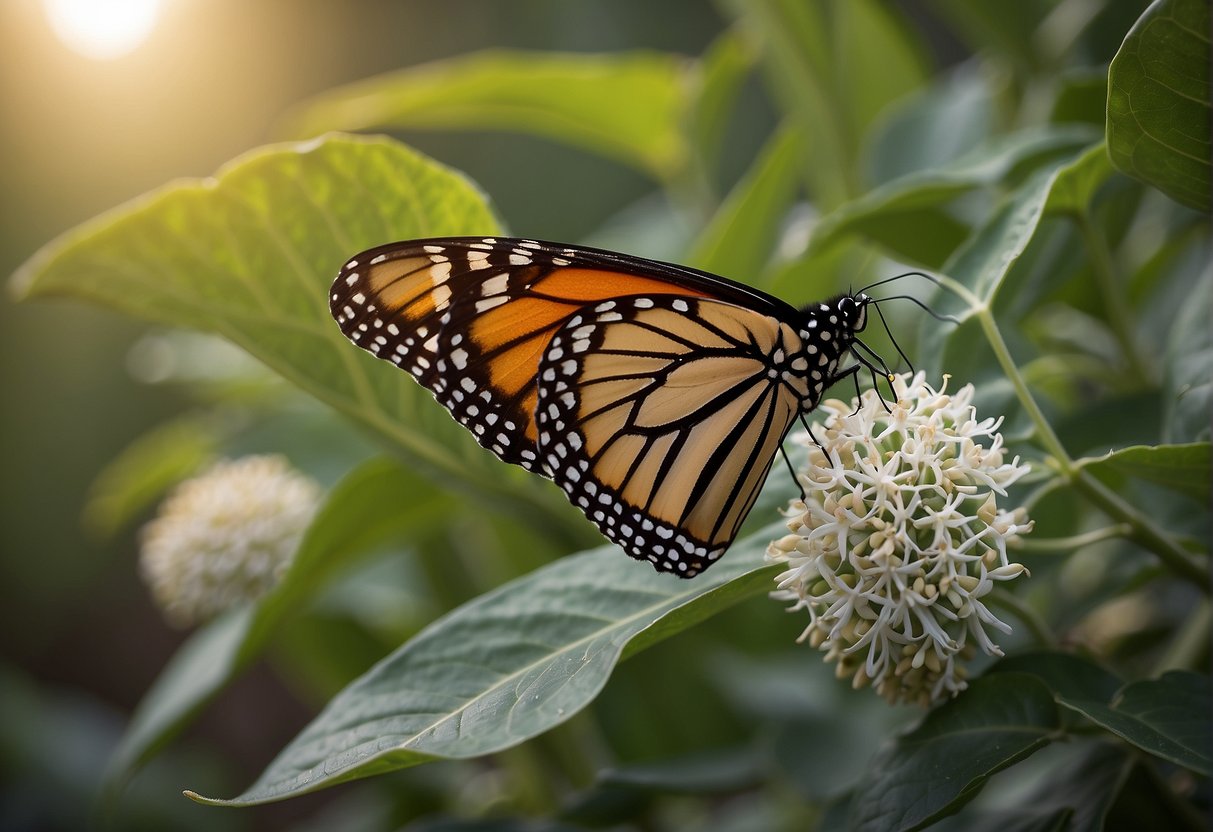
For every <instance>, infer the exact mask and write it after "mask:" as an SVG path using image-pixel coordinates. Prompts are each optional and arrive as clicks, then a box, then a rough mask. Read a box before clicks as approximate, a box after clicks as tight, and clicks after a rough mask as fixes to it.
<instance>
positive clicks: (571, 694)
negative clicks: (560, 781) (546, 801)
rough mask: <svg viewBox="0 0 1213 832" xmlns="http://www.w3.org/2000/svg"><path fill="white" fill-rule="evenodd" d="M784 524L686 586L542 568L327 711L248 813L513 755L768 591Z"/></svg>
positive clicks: (592, 564)
mask: <svg viewBox="0 0 1213 832" xmlns="http://www.w3.org/2000/svg"><path fill="white" fill-rule="evenodd" d="M780 529H783V525H782V524H778V525H776V526H769V527H767V528H765V529H762V530H760V531H758V532H756V533H755V534H753V535H751V536H750V537H748V538H746V539H745V540H744V541H740V542H738V543H737V544H735V545H734V546H733V548H732V549H731V550H730V551H729V553H728V555H726V556H725V558H723V559H722V560H721V562H720V563H719V564H717V565H716V566H714V567H713V568H712V569H711V570H710V571H708V572H706V573H705V574H703V575H701V576H700V577H698V578H695V579H694V580H690V581H685V580H681V579H679V578H676V577H673V576H671V575H664V574H654V573H653V571H652V570H651V569H650V568H649V567H648V565H647V564H642V563H636V562H635V561H633V560H631V559H630V558H627V557H624V556H623V555H622V554H620V553H619V550H618V549H617V548H614V547H603V548H602V549H597V550H593V551H590V552H584V553H582V554H579V555H575V556H571V557H567V558H564V559H562V560H560V561H557V562H555V563H552V564H550V565H548V566H545V567H543V568H541V569H539V570H537V571H535V572H532V573H530V574H529V575H526V576H524V577H522V578H520V579H518V580H516V581H514V582H512V583H509V584H506V585H504V586H502V587H500V588H499V589H497V590H495V591H493V592H490V593H489V594H487V595H483V596H481V597H479V598H477V599H475V600H473V601H471V602H469V603H468V604H465V605H464V606H462V607H459V608H458V609H456V610H454V611H453V612H451V613H450V614H448V615H446V616H445V617H443V618H441V619H439V620H438V621H435V622H434V623H433V624H431V625H430V626H429V627H427V628H426V629H425V630H424V631H422V632H421V633H420V634H419V635H418V636H417V637H416V638H414V639H412V640H411V641H409V642H408V643H406V644H405V645H404V646H403V647H401V648H400V649H399V650H397V651H396V652H395V653H393V654H392V655H391V656H389V657H387V658H386V659H384V660H383V661H382V662H380V663H379V664H378V665H376V666H375V667H374V668H372V669H371V670H370V671H369V672H367V673H366V674H365V675H364V676H363V677H362V678H360V679H358V680H356V681H355V682H353V683H352V684H351V685H350V686H349V687H347V688H346V689H345V690H344V691H343V692H342V693H340V694H339V695H338V696H336V697H335V698H334V699H332V700H331V701H330V702H329V704H328V705H327V706H326V707H325V709H324V711H323V712H322V713H321V714H320V716H318V717H317V718H316V719H315V720H314V721H313V722H312V723H311V725H309V726H308V727H307V728H306V729H304V731H303V733H301V734H300V735H299V736H298V737H296V738H295V740H294V741H292V742H291V744H290V745H288V746H287V747H286V749H285V750H283V751H282V753H280V754H279V755H278V758H277V759H276V760H274V761H273V762H272V763H271V764H270V766H269V768H267V769H266V770H265V772H264V773H263V774H262V775H261V777H260V778H259V779H258V780H257V782H256V783H254V784H253V785H252V786H251V787H249V789H248V790H247V791H245V792H244V793H243V794H242V795H240V796H239V797H236V798H234V799H232V800H215V799H209V798H201V797H198V796H197V795H193V794H191V796H192V797H195V798H196V799H198V800H203V801H205V802H211V803H215V804H221V805H236V806H244V805H249V804H254V803H265V802H268V801H273V800H281V799H283V798H287V797H291V796H294V795H298V794H303V793H305V792H310V791H314V790H316V789H321V788H324V787H326V786H331V785H334V784H336V783H340V782H344V781H347V780H352V779H355V778H359V777H366V776H368V775H372V774H378V773H382V772H384V771H389V770H392V769H398V768H404V767H407V766H414V765H418V764H420V763H424V762H427V761H430V760H435V759H443V758H467V757H475V756H479V755H483V754H488V753H492V752H495V751H500V750H502V749H505V748H509V747H511V746H514V745H517V744H519V743H521V742H524V741H526V740H527V739H530V738H531V737H533V736H536V735H537V734H540V733H542V732H544V731H546V730H548V729H550V728H552V727H554V726H556V725H558V724H560V723H562V722H564V721H565V720H567V719H569V718H570V717H571V716H573V714H575V713H577V712H578V711H579V710H581V709H582V708H584V707H585V706H586V705H587V704H589V702H590V701H591V700H593V699H594V697H596V696H597V695H598V693H599V692H600V691H601V690H602V687H603V685H605V684H606V680H607V677H608V676H609V675H610V673H611V670H612V668H613V667H614V666H615V664H616V663H617V662H619V661H620V660H622V659H623V658H625V657H627V656H628V655H631V654H633V653H635V652H637V651H639V650H642V649H643V648H644V647H647V646H648V645H650V644H653V643H654V642H657V641H660V640H661V639H664V638H668V637H669V636H672V635H674V634H676V633H678V632H680V631H682V630H684V629H686V628H688V627H690V626H691V625H693V624H695V623H697V622H698V621H701V620H703V619H704V618H706V617H707V616H709V615H712V614H713V613H715V612H717V611H719V610H721V609H723V608H724V607H727V606H730V605H732V604H734V603H736V602H737V601H740V600H741V599H743V598H746V597H748V596H750V595H754V594H756V593H759V592H761V591H763V590H764V589H768V588H770V587H772V586H773V584H772V583H771V579H772V577H773V575H774V574H775V567H774V566H767V565H764V562H763V553H764V552H765V550H766V546H767V544H768V543H769V541H770V540H771V539H772V538H773V537H774V536H778V535H779V534H780V533H781V532H780Z"/></svg>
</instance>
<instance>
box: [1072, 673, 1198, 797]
mask: <svg viewBox="0 0 1213 832" xmlns="http://www.w3.org/2000/svg"><path fill="white" fill-rule="evenodd" d="M1210 700H1213V687H1211V686H1210V684H1209V677H1208V676H1203V675H1200V674H1197V673H1189V672H1187V671H1181V670H1171V671H1168V672H1167V673H1164V674H1163V675H1162V676H1160V677H1159V678H1157V679H1151V680H1148V681H1144V682H1134V683H1132V684H1130V685H1127V686H1126V687H1125V688H1124V689H1123V690H1122V691H1121V692H1120V693H1119V694H1118V695H1117V696H1116V698H1115V699H1114V700H1113V702H1112V703H1111V704H1110V705H1108V704H1105V703H1103V702H1096V701H1091V700H1088V699H1071V698H1069V697H1061V698H1060V699H1059V700H1058V701H1059V702H1061V704H1062V705H1065V706H1066V707H1067V708H1071V709H1073V710H1075V711H1077V712H1078V713H1080V714H1082V715H1083V716H1085V717H1087V718H1088V719H1090V720H1091V721H1092V722H1094V723H1096V724H1097V725H1101V726H1103V727H1104V728H1106V729H1108V730H1109V731H1111V732H1112V733H1114V734H1116V735H1117V736H1119V737H1121V738H1122V739H1124V740H1126V741H1128V742H1130V743H1132V744H1133V745H1135V746H1137V747H1138V748H1140V749H1141V750H1142V751H1145V752H1146V753H1148V754H1153V755H1154V756H1156V757H1162V758H1163V759H1165V760H1170V761H1171V762H1173V763H1176V764H1178V765H1181V766H1184V767H1185V768H1190V769H1192V770H1193V771H1195V772H1198V773H1200V774H1203V775H1205V776H1206V777H1207V776H1209V774H1211V773H1213V720H1211V719H1210V715H1209V702H1210Z"/></svg>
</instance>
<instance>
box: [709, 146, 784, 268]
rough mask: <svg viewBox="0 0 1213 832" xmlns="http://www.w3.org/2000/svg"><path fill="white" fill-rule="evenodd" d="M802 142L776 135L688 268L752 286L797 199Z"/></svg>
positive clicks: (731, 196) (724, 206)
mask: <svg viewBox="0 0 1213 832" xmlns="http://www.w3.org/2000/svg"><path fill="white" fill-rule="evenodd" d="M802 151H803V136H802V135H801V134H800V132H799V131H798V130H796V129H793V128H784V129H781V130H779V131H778V132H776V134H775V135H774V136H772V137H771V139H770V140H769V141H768V142H767V145H766V147H765V148H764V149H763V152H762V153H761V154H760V155H759V157H758V159H757V160H756V161H755V162H754V165H753V167H752V168H751V169H750V170H749V171H748V172H747V173H746V175H745V176H744V177H743V178H742V180H741V181H740V182H738V183H737V186H736V187H734V188H733V191H732V192H731V193H730V194H729V196H728V198H727V199H726V200H725V201H724V203H723V204H722V205H721V206H720V210H719V211H717V212H716V216H714V217H713V218H712V221H711V222H710V223H708V227H707V228H705V229H704V231H703V234H702V235H700V237H699V239H698V240H697V241H696V242H695V245H694V247H693V248H692V250H691V254H690V256H689V257H688V261H689V262H690V264H691V265H693V266H696V267H697V268H700V269H704V270H705V271H709V272H713V273H714V274H719V275H724V276H725V277H730V278H732V279H734V280H739V281H741V282H742V283H750V284H754V283H756V282H757V276H758V275H759V274H761V273H762V271H763V267H764V266H765V265H766V263H767V261H768V260H769V259H770V257H771V253H772V251H773V249H774V247H775V242H776V240H777V239H778V237H779V232H780V225H781V222H782V220H783V217H784V215H785V214H786V213H787V211H788V208H789V207H790V206H791V204H792V200H793V199H794V198H795V196H796V190H797V184H798V182H799V179H798V176H797V174H798V171H799V168H800V165H801V163H802V161H803V160H802V158H801V153H802Z"/></svg>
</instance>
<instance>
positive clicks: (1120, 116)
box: [1107, 0, 1213, 213]
mask: <svg viewBox="0 0 1213 832" xmlns="http://www.w3.org/2000/svg"><path fill="white" fill-rule="evenodd" d="M1209 20H1210V18H1209V3H1208V0H1156V2H1154V3H1153V4H1151V6H1150V8H1148V9H1146V12H1145V14H1143V15H1142V16H1141V17H1140V18H1139V19H1138V21H1137V23H1136V24H1134V26H1133V28H1132V29H1131V30H1130V31H1129V34H1128V35H1127V36H1126V37H1125V41H1124V43H1123V44H1122V45H1121V47H1120V51H1119V52H1117V53H1116V57H1115V58H1113V59H1112V66H1111V67H1109V69H1108V125H1107V130H1108V152H1109V153H1110V154H1111V156H1112V161H1113V163H1115V165H1116V166H1117V167H1118V168H1120V169H1121V170H1123V171H1124V172H1125V173H1127V174H1129V175H1130V176H1135V177H1137V178H1138V179H1140V180H1141V181H1143V182H1145V183H1147V184H1149V185H1153V186H1154V187H1155V188H1158V189H1159V190H1160V191H1162V192H1163V193H1165V194H1166V195H1167V196H1169V197H1171V198H1172V199H1175V200H1176V201H1178V202H1181V203H1183V204H1184V205H1187V206H1189V207H1191V208H1195V209H1197V210H1199V211H1204V212H1206V213H1208V212H1209V210H1210V193H1209V189H1210V182H1211V180H1210V175H1209V171H1210V153H1213V143H1211V142H1210V138H1209V119H1210V115H1211V112H1213V111H1211V110H1210V103H1209V94H1210V86H1209Z"/></svg>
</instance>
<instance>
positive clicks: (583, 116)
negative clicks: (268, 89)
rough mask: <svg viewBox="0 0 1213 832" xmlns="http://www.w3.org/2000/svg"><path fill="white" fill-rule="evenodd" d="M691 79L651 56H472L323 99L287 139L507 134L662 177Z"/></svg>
mask: <svg viewBox="0 0 1213 832" xmlns="http://www.w3.org/2000/svg"><path fill="white" fill-rule="evenodd" d="M693 71H694V65H693V64H692V63H691V62H690V61H688V60H686V59H684V58H679V57H677V56H675V55H667V54H662V53H657V52H625V53H619V54H603V55H590V54H580V53H573V52H525V51H513V50H488V51H484V52H474V53H471V54H469V55H461V56H459V57H456V58H450V59H447V60H443V61H436V62H433V63H427V64H421V65H419V66H412V67H408V68H407V69H402V70H398V71H395V72H389V73H386V74H384V75H377V76H375V77H373V78H368V79H366V80H363V81H358V82H356V83H353V84H349V85H346V86H344V87H337V88H336V89H333V90H329V91H327V92H325V93H323V94H322V95H320V96H318V97H317V98H315V99H313V100H312V101H310V102H308V103H307V104H305V105H303V106H302V108H301V109H300V111H299V112H298V113H297V115H295V116H294V117H293V118H292V119H291V124H292V126H291V131H292V133H293V134H295V135H301V136H308V135H315V134H317V133H323V132H325V131H328V130H365V129H385V128H398V129H408V130H510V131H515V132H521V133H530V134H533V135H538V136H544V137H546V138H549V139H554V140H556V141H561V142H565V143H567V144H570V145H574V146H576V147H581V148H584V149H586V150H590V151H593V152H595V153H600V154H603V155H605V156H608V157H610V158H613V159H616V160H618V161H620V162H624V163H627V164H629V165H633V166H635V167H638V168H640V169H642V170H645V171H647V172H649V173H650V174H652V175H654V176H657V177H659V178H668V177H669V176H671V175H672V174H674V173H676V172H677V171H678V170H679V169H680V168H681V167H682V165H683V164H684V163H685V161H686V156H687V148H686V143H685V139H684V136H683V133H682V120H683V118H684V117H685V116H686V112H687V109H688V106H689V92H690V87H691V83H690V81H691V74H692V73H693Z"/></svg>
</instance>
